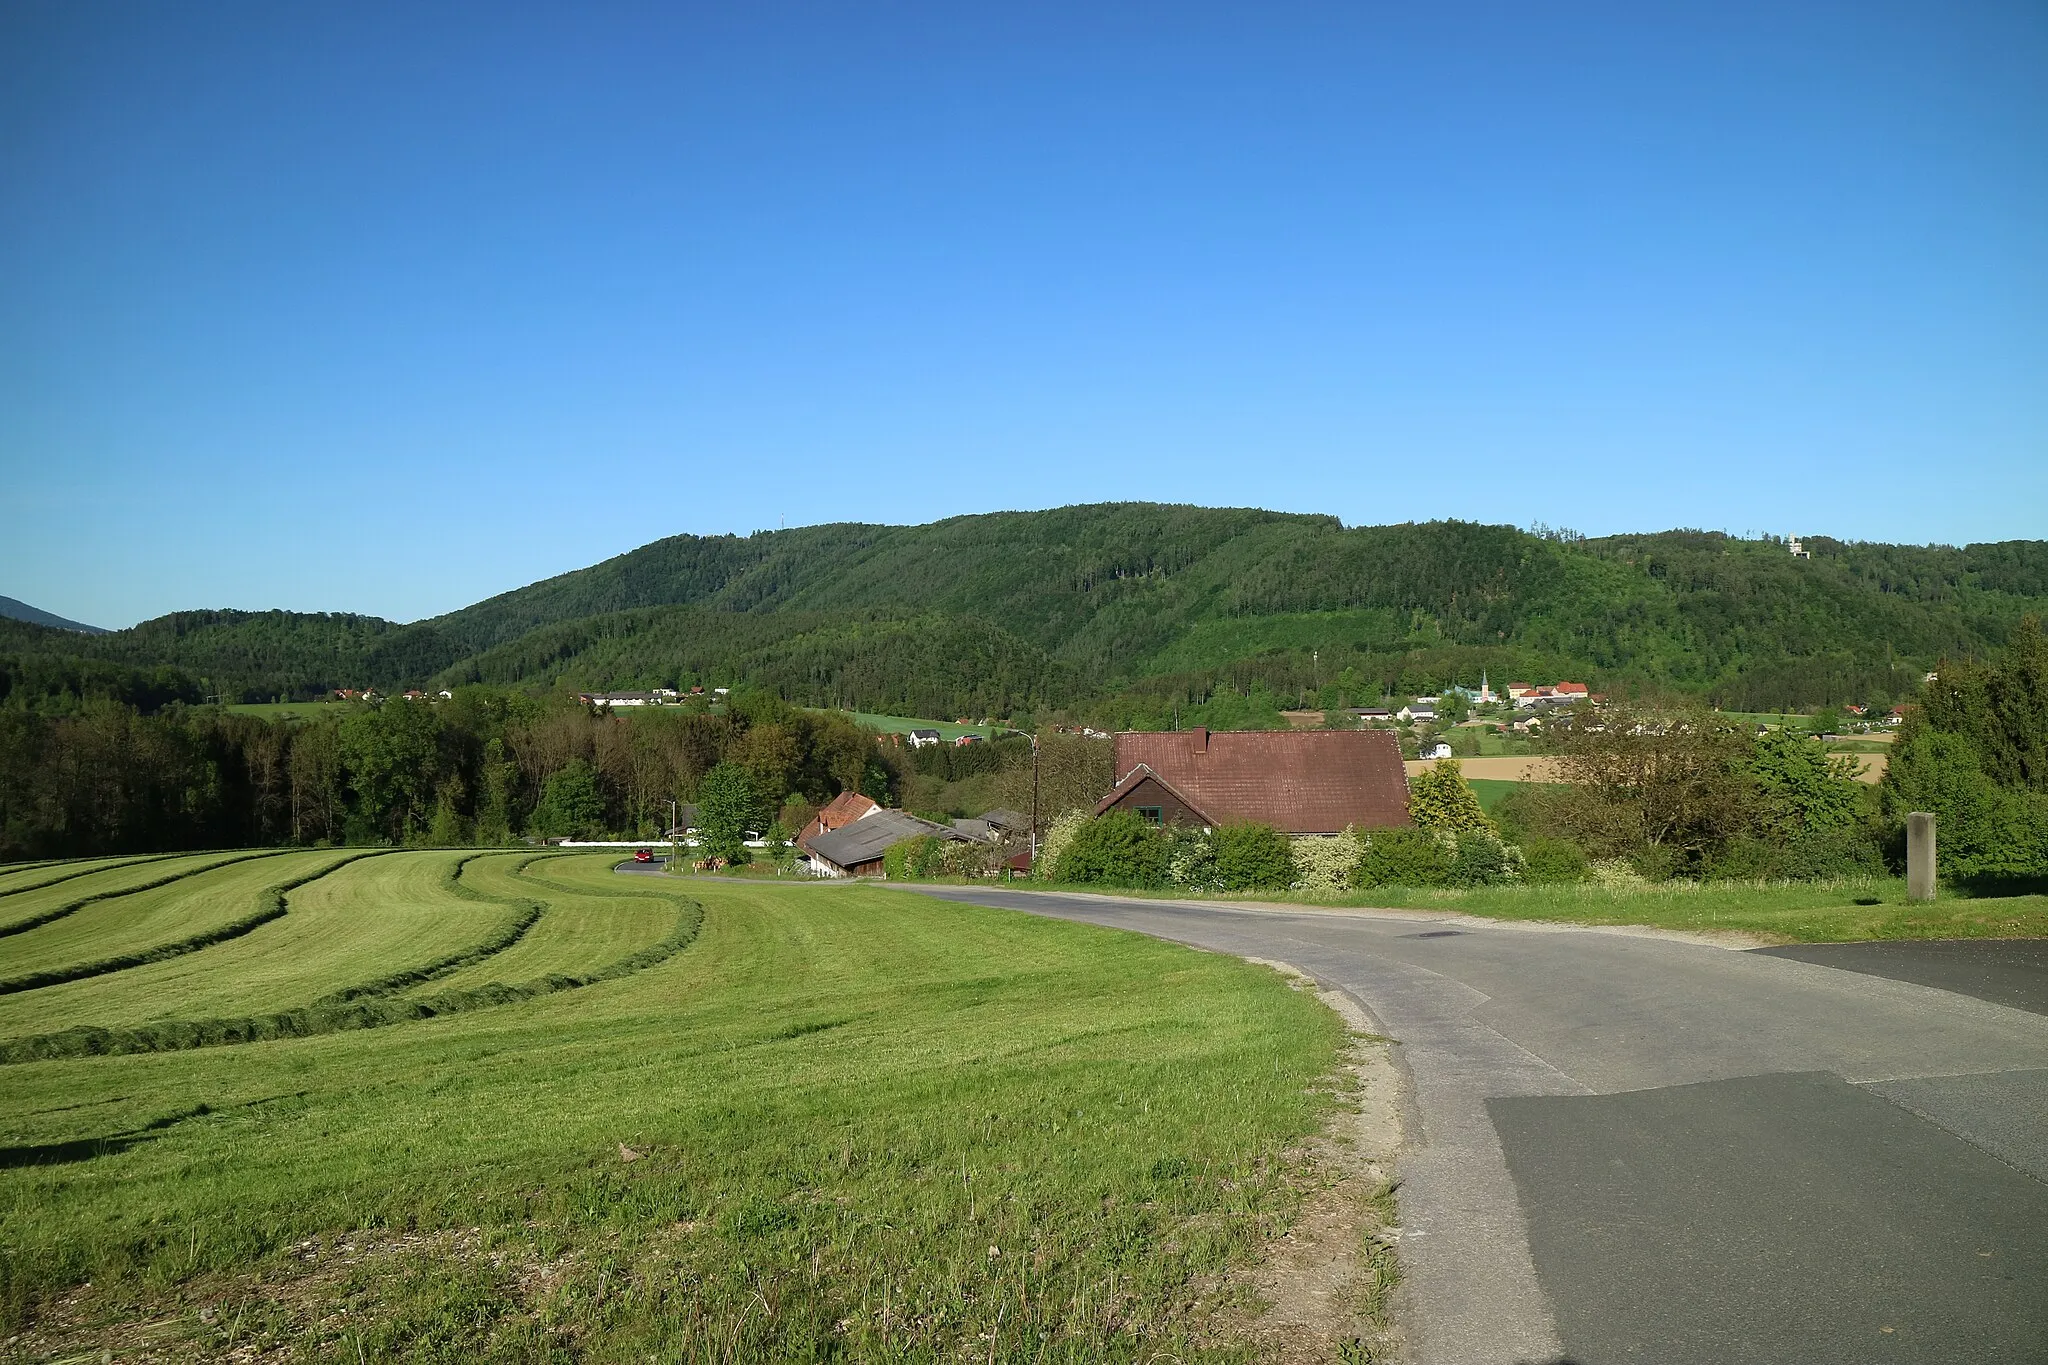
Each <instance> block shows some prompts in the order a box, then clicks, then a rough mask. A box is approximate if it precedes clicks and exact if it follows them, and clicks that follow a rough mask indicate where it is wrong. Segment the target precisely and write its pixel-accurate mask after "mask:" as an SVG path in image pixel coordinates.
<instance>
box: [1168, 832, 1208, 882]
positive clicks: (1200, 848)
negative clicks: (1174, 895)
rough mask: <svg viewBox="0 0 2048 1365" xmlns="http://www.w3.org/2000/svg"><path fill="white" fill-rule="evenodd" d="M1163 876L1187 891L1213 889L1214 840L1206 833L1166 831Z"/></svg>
mask: <svg viewBox="0 0 2048 1365" xmlns="http://www.w3.org/2000/svg"><path fill="white" fill-rule="evenodd" d="M1167 839H1168V848H1167V854H1166V875H1167V877H1168V879H1169V880H1171V881H1172V882H1173V884H1174V885H1175V886H1184V887H1186V888H1188V889H1189V890H1190V891H1213V890H1215V889H1216V884H1217V883H1216V839H1215V836H1214V835H1212V834H1210V833H1209V832H1208V831H1207V830H1202V829H1170V830H1168V831H1167Z"/></svg>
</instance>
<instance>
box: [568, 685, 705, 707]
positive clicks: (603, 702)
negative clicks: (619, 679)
mask: <svg viewBox="0 0 2048 1365" xmlns="http://www.w3.org/2000/svg"><path fill="white" fill-rule="evenodd" d="M576 700H578V701H580V702H582V703H583V704H584V705H585V706H666V705H668V703H670V702H673V701H681V700H682V694H681V693H680V692H678V691H676V690H675V689H674V688H673V687H657V688H655V689H654V690H653V691H651V692H578V693H577V694H576Z"/></svg>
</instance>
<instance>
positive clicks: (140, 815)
mask: <svg viewBox="0 0 2048 1365" xmlns="http://www.w3.org/2000/svg"><path fill="white" fill-rule="evenodd" d="M336 711H337V713H338V714H333V715H328V716H322V717H319V718H316V719H311V720H298V719H283V718H279V719H269V718H262V717H256V716H248V715H237V714H233V713H229V712H226V711H224V710H222V709H221V708H218V707H205V706H189V705H186V704H184V703H183V702H182V701H174V702H172V703H170V704H168V705H165V706H163V707H161V708H159V709H156V710H154V711H151V712H145V711H143V710H142V709H140V708H138V707H136V706H134V705H131V704H126V703H124V702H121V701H119V700H115V699H111V698H94V699H84V700H80V701H78V702H77V704H76V705H74V706H71V707H68V708H50V709H46V710H42V711H38V710H34V709H29V708H26V707H0V859H7V860H13V859H23V858H53V857H69V856H80V855H86V854H98V853H127V852H163V851H171V850H177V849H195V848H230V847H256V846H270V845H280V844H333V845H341V844H347V845H359V844H393V843H408V842H411V843H425V844H433V845H444V846H445V845H465V844H484V845H496V844H503V843H507V842H510V841H513V840H517V839H519V838H522V837H525V836H557V835H561V836H566V835H593V834H603V833H613V834H620V835H623V836H626V837H631V838H639V837H648V836H651V835H654V834H656V833H657V832H659V831H661V830H664V829H666V828H667V826H668V821H669V813H670V803H671V802H676V803H679V804H680V803H688V802H693V801H695V800H696V798H697V797H698V795H699V792H700V788H701V787H702V785H703V783H704V781H705V778H706V775H707V774H709V773H711V772H712V771H713V770H714V769H716V768H719V767H720V765H726V766H727V767H729V768H730V769H732V770H733V771H736V772H739V773H742V774H744V775H745V779H746V781H745V790H746V793H747V796H746V799H747V801H749V802H751V803H752V806H753V811H752V827H753V828H757V829H765V828H766V827H767V826H768V825H769V824H771V823H773V822H774V821H775V820H776V819H777V818H778V817H782V818H785V819H787V818H793V817H794V816H796V815H797V814H798V813H799V812H807V811H808V809H809V808H810V807H811V806H815V805H819V804H822V803H823V802H825V801H828V800H830V799H831V798H832V797H833V796H835V795H837V794H838V793H839V792H842V791H847V790H857V791H862V792H865V793H867V794H868V795H870V796H872V797H874V798H875V799H877V800H879V801H884V802H888V801H891V800H893V799H894V797H895V793H896V790H897V787H898V784H899V782H900V780H901V772H902V764H903V758H902V756H901V755H900V753H899V752H898V751H896V750H893V749H890V748H887V747H884V746H881V745H878V744H877V742H876V735H875V734H874V732H872V731H870V730H867V729H865V728H863V727H861V726H859V725H856V724H855V723H854V722H853V721H852V720H851V719H850V718H848V717H846V716H844V715H838V714H833V713H819V712H811V711H805V710H801V709H798V708H795V707H791V706H789V705H788V704H786V703H784V702H782V701H781V700H779V699H777V698H775V697H773V696H771V695H767V694H762V693H743V694H740V695H737V696H736V697H734V698H733V699H732V700H731V701H730V703H729V704H728V705H727V706H726V707H724V708H723V709H722V710H720V711H718V712H713V711H711V710H708V709H705V708H684V707H677V708H659V709H652V710H649V711H648V712H645V713H641V714H631V715H614V714H609V713H604V712H599V711H593V710H591V709H590V708H588V707H585V706H583V705H581V704H579V703H576V702H574V701H573V700H571V699H569V698H566V697H561V696H541V697H536V696H529V695H526V694H523V693H519V692H513V691H508V690H503V689H496V688H487V687H465V688H462V689H459V690H457V691H456V692H455V695H454V697H453V699H452V700H449V701H443V702H439V703H432V702H427V701H405V700H388V701H385V702H382V703H381V704H376V705H371V704H367V703H365V704H358V705H354V706H350V707H346V708H336Z"/></svg>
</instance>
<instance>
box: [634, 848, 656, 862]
mask: <svg viewBox="0 0 2048 1365" xmlns="http://www.w3.org/2000/svg"><path fill="white" fill-rule="evenodd" d="M633 861H634V862H636V863H651V862H653V861H654V850H652V849H647V848H636V849H634V850H633Z"/></svg>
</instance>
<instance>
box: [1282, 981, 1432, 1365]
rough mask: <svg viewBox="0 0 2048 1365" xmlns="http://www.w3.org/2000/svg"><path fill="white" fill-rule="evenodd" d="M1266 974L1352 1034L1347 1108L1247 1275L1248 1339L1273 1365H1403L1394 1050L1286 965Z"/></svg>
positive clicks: (1340, 997) (1351, 1008) (1355, 1010)
mask: <svg viewBox="0 0 2048 1365" xmlns="http://www.w3.org/2000/svg"><path fill="white" fill-rule="evenodd" d="M1255 960H1256V959H1255ZM1265 965H1267V966H1271V967H1274V968H1276V969H1278V970H1279V971H1281V972H1283V973H1285V974H1286V975H1287V976H1288V977H1289V979H1290V980H1291V981H1292V982H1293V983H1294V985H1295V986H1296V988H1297V989H1301V990H1313V991H1315V992H1316V995H1317V998H1318V999H1320V1000H1321V1001H1322V1002H1323V1003H1324V1004H1326V1005H1328V1006H1329V1007H1330V1008H1331V1009H1333V1010H1335V1011H1336V1012H1337V1013H1338V1014H1339V1015H1340V1016H1342V1017H1343V1019H1344V1022H1345V1023H1346V1024H1348V1025H1349V1026H1350V1028H1351V1031H1352V1042H1351V1046H1350V1048H1349V1049H1348V1050H1347V1053H1346V1055H1345V1059H1344V1075H1343V1077H1342V1078H1341V1079H1342V1080H1343V1081H1344V1082H1345V1089H1346V1090H1347V1091H1348V1094H1347V1097H1346V1098H1347V1103H1346V1105H1345V1106H1344V1107H1343V1108H1341V1109H1339V1111H1338V1112H1337V1114H1336V1115H1335V1116H1334V1117H1333V1119H1332V1121H1331V1123H1330V1124H1329V1126H1328V1127H1327V1128H1326V1129H1325V1130H1324V1132H1323V1133H1322V1134H1321V1135H1319V1136H1318V1137H1317V1139H1316V1140H1315V1142H1313V1143H1312V1144H1310V1147H1309V1150H1308V1152H1307V1162H1306V1172H1307V1174H1306V1179H1307V1181H1308V1188H1307V1191H1306V1198H1305V1200H1304V1202H1303V1204H1302V1208H1301V1213H1300V1216H1299V1217H1298V1218H1297V1219H1296V1220H1295V1222H1294V1224H1293V1226H1292V1227H1290V1228H1289V1229H1288V1230H1287V1232H1286V1233H1285V1234H1283V1235H1282V1236H1280V1237H1278V1238H1276V1239H1275V1240H1274V1241H1273V1243H1272V1244H1271V1245H1270V1246H1269V1247H1268V1249H1267V1254H1266V1256H1265V1257H1264V1258H1263V1260H1262V1262H1261V1264H1260V1266H1259V1267H1258V1269H1257V1270H1256V1272H1254V1275H1253V1278H1252V1288H1253V1290H1254V1291H1255V1292H1256V1294H1257V1295H1258V1298H1259V1300H1260V1301H1261V1303H1262V1304H1263V1305H1264V1311H1263V1312H1261V1313H1260V1314H1259V1315H1258V1316H1257V1318H1256V1319H1255V1320H1254V1322H1253V1324H1252V1329H1251V1330H1252V1338H1253V1340H1254V1342H1255V1343H1256V1345H1257V1347H1258V1350H1259V1353H1260V1355H1261V1357H1262V1358H1263V1359H1266V1360H1269V1361H1273V1362H1275V1365H1310V1363H1311V1362H1313V1363H1314V1365H1328V1363H1329V1362H1332V1361H1337V1362H1344V1365H1391V1363H1392V1362H1397V1361H1400V1360H1401V1359H1403V1356H1404V1352H1403V1349H1402V1342H1401V1336H1400V1331H1399V1326H1398V1324H1397V1323H1396V1322H1395V1321H1394V1318H1393V1294H1394V1285H1395V1283H1396V1282H1397V1280H1398V1279H1399V1267H1398V1263H1397V1261H1396V1259H1395V1244H1396V1242H1397V1241H1398V1240H1399V1238H1400V1235H1401V1229H1400V1227H1399V1220H1398V1217H1397V1216H1396V1212H1395V1207H1394V1190H1395V1180H1394V1163H1395V1160H1396V1158H1397V1157H1398V1156H1399V1154H1400V1150H1401V1138H1402V1126H1401V1114H1402V1104H1403V1086H1404V1080H1403V1077H1402V1074H1401V1069H1400V1067H1399V1066H1398V1065H1397V1064H1396V1063H1395V1061H1394V1058H1393V1048H1394V1046H1395V1044H1394V1042H1393V1040H1392V1039H1389V1038H1385V1037H1382V1036H1381V1035H1380V1034H1379V1033H1378V1032H1377V1025H1376V1024H1375V1022H1374V1020H1373V1019H1372V1017H1371V1016H1370V1015H1368V1014H1367V1013H1366V1012H1365V1011H1364V1010H1363V1009H1361V1008H1360V1007H1359V1005H1358V1002H1357V1001H1355V1000H1353V999H1352V998H1351V997H1350V996H1348V995H1345V994H1343V993H1341V992H1338V991H1325V990H1321V989H1320V988H1318V986H1317V985H1316V983H1315V982H1314V981H1313V980H1311V979H1310V978H1308V977H1307V976H1305V975H1304V974H1303V973H1301V972H1300V971H1299V970H1297V969H1296V968H1294V967H1291V966H1289V965H1288V964H1286V963H1284V962H1268V963H1266V964H1265Z"/></svg>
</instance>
